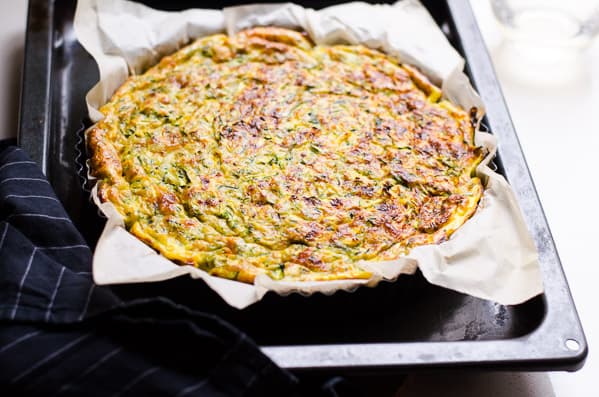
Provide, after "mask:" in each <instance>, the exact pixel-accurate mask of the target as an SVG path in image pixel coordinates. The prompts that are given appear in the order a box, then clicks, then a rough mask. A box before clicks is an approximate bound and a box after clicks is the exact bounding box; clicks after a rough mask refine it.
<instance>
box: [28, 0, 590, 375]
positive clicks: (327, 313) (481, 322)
mask: <svg viewBox="0 0 599 397" xmlns="http://www.w3.org/2000/svg"><path fill="white" fill-rule="evenodd" d="M146 3H147V4H149V5H151V6H154V7H157V8H163V9H181V8H186V7H188V6H189V5H193V3H194V2H182V1H170V2H159V1H146ZM207 3H208V2H203V3H198V2H195V5H196V6H199V5H201V6H203V7H213V8H221V7H223V6H225V5H229V3H230V2H210V3H209V4H207ZM235 3H240V2H239V1H237V2H235ZM303 4H304V5H308V6H312V7H316V8H319V7H322V6H324V5H328V4H331V2H329V3H326V4H325V2H303ZM425 5H426V6H427V7H428V8H429V10H430V11H431V13H432V14H433V16H434V17H435V19H436V20H437V22H438V23H439V25H440V26H441V27H442V28H443V31H444V32H445V33H446V34H447V36H448V37H449V38H450V40H451V41H452V43H453V44H454V46H455V47H456V48H457V49H458V50H459V51H461V53H462V54H463V55H464V57H465V58H466V60H467V72H468V73H469V75H470V77H471V79H472V81H473V83H474V85H475V86H476V88H477V90H478V92H479V93H480V95H481V97H482V99H483V102H484V103H485V104H486V107H487V116H486V120H485V123H486V124H487V125H488V126H489V127H490V130H491V131H492V132H493V133H494V134H495V135H496V136H497V137H498V139H499V142H500V145H499V149H498V157H497V159H496V160H495V163H496V164H497V166H498V171H499V172H500V173H502V174H503V175H504V176H505V177H506V178H507V179H508V180H509V182H510V183H511V185H512V187H513V189H514V191H515V193H516V196H517V198H518V200H519V203H520V206H521V208H522V210H523V213H524V216H525V219H526V222H527V225H528V227H529V230H530V231H531V233H532V235H533V237H534V239H535V241H536V244H537V247H538V249H539V254H540V262H541V269H542V272H543V277H544V283H545V293H544V294H543V295H541V296H538V297H536V298H534V299H531V300H530V301H528V302H526V303H523V304H520V305H515V306H504V305H500V304H497V303H493V302H490V301H486V300H482V299H477V298H474V297H471V296H466V295H463V294H460V293H457V292H454V291H450V290H447V289H444V288H440V287H436V286H432V285H430V284H428V283H426V281H424V279H423V277H422V276H421V275H420V274H416V275H415V276H406V277H403V276H402V277H401V278H400V279H399V280H398V281H397V282H395V283H382V284H380V285H379V286H378V287H376V288H361V289H358V290H357V291H355V292H353V293H347V292H338V293H336V294H334V295H332V296H323V295H320V294H318V295H313V296H311V297H304V296H301V295H297V294H294V295H290V296H287V297H281V296H278V295H275V294H272V293H270V294H267V296H266V297H265V299H264V300H262V301H261V302H259V303H257V304H255V305H253V306H251V307H249V308H248V309H245V310H242V311H239V310H235V309H232V308H230V307H229V306H227V305H226V304H224V303H223V302H222V301H221V300H220V299H219V298H218V297H217V296H216V295H215V294H214V293H213V292H212V291H211V290H210V289H208V288H207V287H206V286H205V285H204V284H203V283H202V282H201V281H197V280H191V279H189V278H179V279H175V280H170V281H166V282H160V283H154V284H138V285H128V286H115V287H112V288H113V289H114V290H115V291H116V292H117V293H118V294H120V295H121V296H123V297H124V298H133V297H142V296H152V295H163V296H167V297H169V298H170V299H173V300H175V301H177V302H180V303H184V304H186V305H188V306H190V307H193V308H197V309H201V310H206V311H212V312H215V313H217V314H219V315H220V316H222V317H223V318H225V319H227V320H229V321H230V322H231V323H233V324H234V325H236V326H238V327H239V328H241V329H242V330H244V331H245V332H247V333H248V334H249V335H250V336H251V337H252V338H254V340H256V341H257V343H258V344H259V345H260V346H261V347H262V349H263V351H264V352H265V353H266V354H267V355H269V356H270V357H272V358H273V359H274V360H275V361H276V362H277V363H278V364H280V365H281V366H283V367H285V368H289V369H293V370H296V371H299V372H301V371H302V370H310V372H318V370H321V371H338V372H348V371H361V372H362V373H363V372H364V371H366V372H372V371H375V372H377V373H380V372H384V371H385V370H388V371H393V372H406V371H410V370H415V369H431V368H441V367H451V368H456V367H461V368H464V367H470V368H487V369H489V368H493V369H521V370H576V369H578V368H580V367H581V366H582V364H583V362H584V359H585V357H586V355H587V345H586V340H585V337H584V334H583V331H582V328H581V325H580V321H579V319H578V316H577V313H576V309H575V307H574V303H573V301H572V298H571V296H570V292H569V289H568V284H567V282H566V279H565V277H564V273H563V271H562V267H561V264H560V260H559V257H558V255H557V252H556V249H555V245H554V243H553V240H552V237H551V233H550V231H549V228H548V226H547V222H546V220H545V216H544V214H543V210H542V208H541V205H540V203H539V199H538V197H537V194H536V191H535V188H534V184H533V181H532V179H531V176H530V174H529V172H528V169H527V166H526V162H525V160H524V157H523V155H522V150H521V148H520V145H519V142H518V138H517V136H516V133H515V131H514V128H513V126H512V123H511V120H510V117H509V114H508V111H507V109H506V106H505V103H504V100H503V97H502V94H501V91H500V88H499V85H498V82H497V80H496V77H495V74H494V71H493V67H492V64H491V62H490V60H489V57H488V54H487V51H486V48H485V46H484V43H483V41H482V39H481V36H480V33H479V30H478V27H477V25H476V22H475V19H474V16H473V14H472V11H471V9H470V5H469V2H468V0H447V3H445V2H440V1H428V2H425ZM74 9H75V1H74V0H55V1H48V0H30V2H29V18H28V23H27V40H26V50H25V53H26V56H25V64H24V79H23V90H22V99H21V113H20V114H21V117H20V128H19V135H18V140H19V144H20V145H21V146H22V147H23V148H25V149H26V150H27V151H28V152H29V154H30V155H31V156H32V158H33V159H34V160H35V161H37V162H38V163H39V165H40V166H41V167H42V169H43V170H44V172H45V173H46V175H47V176H48V178H49V180H50V182H51V183H52V185H53V186H54V188H55V189H56V192H57V194H58V197H59V198H60V200H61V201H62V202H63V204H64V205H65V207H66V209H67V211H68V212H69V214H70V215H71V217H72V218H73V220H74V222H75V223H76V225H77V226H78V228H79V229H80V230H81V231H82V232H83V233H84V235H85V237H86V239H87V240H88V242H89V243H90V244H91V245H92V246H93V245H94V244H95V241H96V239H97V237H98V234H99V231H100V230H101V227H102V225H103V220H102V219H101V218H100V217H99V216H98V215H97V211H96V209H95V208H94V206H93V205H91V204H90V202H89V195H88V193H87V192H85V191H84V190H83V189H82V187H81V179H80V177H79V176H78V169H77V167H78V165H77V164H78V163H79V162H78V161H77V159H76V158H77V148H78V147H80V144H78V139H80V134H78V133H77V131H79V130H80V129H81V126H82V120H84V119H85V117H86V108H85V100H84V95H85V93H86V92H87V91H88V90H89V89H90V88H91V87H92V85H93V84H95V82H96V81H97V80H98V71H97V67H96V65H95V63H94V61H93V59H92V58H91V57H90V56H89V55H88V54H87V53H86V52H85V50H83V48H82V47H81V46H80V45H79V44H78V42H77V40H76V37H75V34H74V31H73V26H72V21H73V15H74ZM568 340H574V341H576V342H578V345H579V349H577V350H570V349H568V347H567V346H566V341H568Z"/></svg>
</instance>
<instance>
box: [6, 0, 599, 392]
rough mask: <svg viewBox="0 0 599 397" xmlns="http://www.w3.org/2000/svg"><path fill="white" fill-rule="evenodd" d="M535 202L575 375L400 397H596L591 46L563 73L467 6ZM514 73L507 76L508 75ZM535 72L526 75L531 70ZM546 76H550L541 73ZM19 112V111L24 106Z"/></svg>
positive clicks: (14, 77) (596, 116)
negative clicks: (569, 311) (511, 49)
mask: <svg viewBox="0 0 599 397" xmlns="http://www.w3.org/2000/svg"><path fill="white" fill-rule="evenodd" d="M471 2H472V4H473V8H474V10H475V14H476V16H477V19H478V22H479V25H480V27H481V31H482V32H483V35H484V37H485V40H486V42H487V45H488V47H489V49H490V51H491V54H492V56H493V59H494V62H495V66H496V70H497V72H498V75H499V78H500V81H501V85H502V89H503V92H504V95H505V98H506V101H507V103H508V106H509V109H510V112H511V115H512V118H513V121H514V125H515V127H516V130H517V132H518V136H519V138H520V143H521V145H522V148H523V150H524V154H525V156H526V160H527V162H528V166H529V168H530V171H531V173H532V176H533V179H534V181H535V184H536V188H537V191H538V193H539V196H540V198H541V202H542V204H543V208H544V210H545V213H546V216H547V219H548V221H549V225H550V227H551V231H552V233H553V237H554V239H555V242H556V245H557V249H558V252H559V254H560V257H561V260H562V264H563V267H564V270H565V272H566V275H567V277H568V281H569V283H570V288H571V290H572V294H573V295H574V299H575V301H576V305H577V308H578V312H579V315H580V317H581V319H582V323H583V327H584V330H585V333H586V336H587V340H588V343H589V345H590V354H589V357H588V359H587V363H586V365H585V367H584V368H583V369H582V370H580V371H578V372H576V373H562V372H550V373H522V372H519V373H515V372H509V373H495V372H484V373H483V372H481V373H473V372H450V373H433V374H420V375H415V376H410V377H408V379H407V381H406V383H405V384H404V386H403V387H402V388H401V389H400V391H399V392H398V394H397V395H398V396H401V397H433V396H434V397H437V396H443V397H453V396H455V397H458V396H459V397H475V396H476V397H483V396H484V397H503V396H505V397H518V396H527V397H553V396H556V397H597V396H598V395H599V392H598V390H599V386H598V385H597V384H598V382H597V379H596V377H597V376H598V375H599V358H597V356H596V355H595V354H594V351H593V347H594V343H595V342H597V341H598V340H599V317H598V316H597V315H595V313H596V312H597V303H596V301H597V300H598V299H599V294H598V293H597V292H596V291H597V290H598V289H599V287H598V284H599V263H598V262H599V260H598V259H597V255H596V251H595V247H596V246H597V245H598V243H599V242H598V237H599V232H598V231H597V230H598V229H597V225H599V197H598V194H597V193H599V188H598V187H597V185H598V184H599V177H598V176H597V171H596V164H595V160H596V159H597V157H599V156H598V153H599V41H597V40H596V41H595V43H594V44H593V45H592V46H591V47H590V48H589V49H588V50H587V51H586V52H584V53H583V54H581V55H580V58H579V59H578V60H577V63H576V65H574V66H572V65H570V66H572V67H570V68H566V69H562V70H550V71H549V72H548V71H547V70H545V69H543V73H544V74H542V73H541V72H539V70H538V65H532V64H527V63H526V62H523V60H522V59H513V58H510V56H509V55H508V54H506V53H505V52H504V51H502V48H503V47H502V44H501V43H502V35H501V32H500V31H499V30H498V27H497V23H496V22H495V20H494V18H493V16H492V14H491V12H490V9H489V3H488V2H487V1H485V0H471ZM26 9H27V2H26V1H24V0H0V59H1V62H0V139H3V138H7V137H13V136H15V135H16V131H17V119H18V111H19V109H18V108H19V88H20V70H21V63H22V55H23V44H24V29H25V21H26ZM514 70H515V71H516V72H514ZM531 70H534V73H530V71H531ZM547 73H553V75H547ZM24 111H26V110H24Z"/></svg>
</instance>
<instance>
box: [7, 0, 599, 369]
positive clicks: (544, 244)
mask: <svg viewBox="0 0 599 397" xmlns="http://www.w3.org/2000/svg"><path fill="white" fill-rule="evenodd" d="M57 1H59V0H54V1H50V2H46V1H44V0H30V2H29V10H28V19H27V30H26V45H25V60H24V65H23V76H22V79H23V81H22V91H21V108H20V109H21V110H20V117H19V132H18V136H17V140H18V144H19V145H20V146H22V147H23V148H24V149H25V150H26V151H27V152H28V153H29V154H30V156H31V157H32V158H33V160H35V161H36V162H38V164H40V166H41V168H42V171H44V172H46V170H47V164H48V161H49V158H48V144H49V143H48V136H49V134H51V131H50V126H49V123H48V122H47V120H48V119H49V117H48V116H49V114H50V111H51V106H52V104H51V94H50V87H51V78H52V76H51V72H52V56H53V50H54V42H53V39H54V37H53V32H54V26H53V23H54V14H53V13H54V7H55V3H56V2H57ZM447 7H448V11H449V16H450V23H451V25H452V26H453V29H454V31H455V32H457V35H458V39H459V43H458V44H459V47H460V48H459V49H461V52H462V54H463V55H464V57H465V58H466V59H467V71H468V72H469V75H470V77H471V79H472V80H473V84H474V86H475V87H476V88H477V90H478V92H479V94H480V96H481V98H482V99H483V102H484V103H485V105H486V107H487V116H486V117H487V123H488V124H489V126H490V127H491V131H493V133H494V134H495V135H497V136H498V140H499V141H500V143H501V144H500V146H499V147H498V156H499V157H500V158H501V159H502V162H503V163H504V164H509V167H506V168H505V171H506V178H507V179H508V180H509V181H510V183H511V184H512V187H513V188H514V191H515V194H516V196H517V198H518V201H519V203H520V205H521V207H522V211H523V214H524V216H525V221H526V223H527V225H528V227H529V229H531V233H532V234H533V238H534V239H535V242H536V243H537V246H540V249H539V254H540V258H539V259H540V262H541V271H542V273H543V277H544V283H545V293H544V294H543V299H544V301H545V303H546V312H545V316H544V318H543V320H542V321H541V323H540V325H539V326H538V327H537V328H536V329H534V330H533V331H531V332H530V333H529V334H527V335H524V336H521V337H516V338H511V339H496V340H485V341H470V340H469V341H425V342H399V343H362V344H335V345H331V344H327V345H293V346H263V347H261V349H262V350H263V351H264V353H266V354H267V355H268V356H269V357H271V358H272V359H273V361H275V362H276V363H277V364H279V365H281V366H283V367H285V368H288V369H293V370H306V369H312V370H313V369H344V370H359V369H361V368H362V369H363V368H379V369H385V368H387V369H395V370H397V369H415V368H432V367H440V368H441V367H452V368H454V367H456V366H459V367H476V368H494V369H498V368H502V369H526V370H569V371H573V370H577V369H579V368H581V367H582V366H583V364H584V360H585V359H586V356H587V354H588V346H587V342H586V339H585V336H584V332H583V330H582V326H581V324H580V320H579V318H578V314H577V313H576V308H575V305H574V302H573V300H572V297H571V294H570V291H569V287H568V284H567V281H566V279H565V275H564V272H563V268H562V266H561V262H560V260H559V256H558V254H557V251H556V248H555V244H554V242H553V238H552V236H551V232H550V230H549V226H548V224H547V221H546V219H545V215H544V213H543V210H542V207H541V204H540V201H539V199H538V196H537V193H536V190H535V188H534V182H533V181H532V178H531V176H530V172H529V170H528V167H527V165H526V161H525V159H524V156H523V153H522V149H521V147H520V144H519V141H518V138H517V135H516V132H515V131H514V127H513V125H512V122H511V119H510V116H509V112H508V110H507V107H506V104H505V102H504V99H503V96H502V93H501V90H500V88H499V87H500V86H499V83H498V81H497V79H496V76H495V73H494V70H493V66H492V63H491V61H490V58H489V56H488V53H487V50H486V47H485V45H484V42H483V39H482V37H481V34H480V31H479V30H478V26H477V25H476V20H475V18H474V15H473V13H472V9H471V7H470V4H469V2H468V0H447ZM473 59H476V62H473V61H472V60H473ZM34 82H35V83H34ZM40 94H41V95H40ZM25 109H27V111H24V110H25ZM490 110H492V111H490ZM531 192H532V197H531V196H530V195H531ZM541 248H542V249H541ZM548 338H549V339H548ZM552 338H553V339H556V338H557V339H559V341H560V342H561V343H556V344H555V346H553V347H552V348H551V349H549V350H548V349H547V341H548V340H550V339H552ZM570 339H572V340H575V341H576V342H577V343H578V345H579V349H578V350H576V351H572V350H569V349H568V348H567V347H566V343H565V342H566V341H567V340H570ZM471 346H472V347H474V348H472V349H471V348H470V347H471ZM431 347H432V349H431ZM543 347H545V349H543ZM431 352H433V353H431Z"/></svg>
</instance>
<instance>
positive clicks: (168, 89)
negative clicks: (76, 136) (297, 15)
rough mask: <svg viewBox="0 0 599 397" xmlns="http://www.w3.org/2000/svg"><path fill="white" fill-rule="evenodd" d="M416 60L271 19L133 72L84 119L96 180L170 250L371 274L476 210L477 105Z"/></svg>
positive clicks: (250, 269) (134, 228)
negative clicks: (369, 266) (451, 94)
mask: <svg viewBox="0 0 599 397" xmlns="http://www.w3.org/2000/svg"><path fill="white" fill-rule="evenodd" d="M441 94H442V93H441V91H440V89H438V88H437V87H435V86H434V85H433V84H431V82H430V81H429V80H428V79H427V77H426V76H424V75H423V74H421V73H420V72H419V71H418V70H417V69H416V68H415V67H412V66H410V65H407V64H403V63H401V62H400V61H398V60H396V59H394V58H391V57H390V56H388V55H386V54H384V53H383V52H380V51H377V50H373V49H369V48H366V47H363V46H359V45H331V46H325V45H314V44H313V43H312V42H311V41H310V40H309V38H308V37H307V35H305V34H303V33H301V32H296V31H292V30H287V29H282V28H276V27H261V28H253V29H249V30H245V31H241V32H239V33H237V34H236V35H234V36H227V35H224V34H218V35H213V36H208V37H203V38H200V39H198V40H196V41H195V42H193V43H192V44H190V45H188V46H187V47H184V48H183V49H181V50H179V51H178V52H176V53H174V54H172V55H170V56H167V57H165V58H163V59H162V60H161V61H160V62H159V63H158V64H157V65H155V66H154V67H152V68H151V69H149V70H148V71H147V72H146V73H145V74H143V75H137V76H132V77H130V78H129V79H128V80H127V81H126V82H125V83H124V84H123V85H122V86H121V87H120V88H119V89H118V91H117V92H116V93H115V94H114V96H113V97H112V99H111V100H110V101H109V102H108V103H106V104H105V105H104V106H103V107H102V108H101V109H100V111H101V112H102V113H103V115H104V118H103V119H102V120H101V121H100V122H98V123H97V124H96V125H94V126H93V127H92V128H91V129H90V130H88V132H87V144H88V147H89V153H90V162H89V164H90V168H91V173H92V175H93V176H94V177H96V178H97V179H98V182H97V193H98V197H99V198H100V200H101V201H103V202H106V201H108V202H111V203H112V204H113V205H114V206H115V207H116V209H117V211H118V212H119V213H120V215H121V216H122V217H123V219H124V223H125V227H126V228H127V230H129V231H130V232H131V233H132V234H133V235H135V236H136V237H137V238H139V239H140V240H142V241H144V242H145V243H147V244H148V245H149V246H151V247H152V248H154V249H155V250H157V251H158V252H159V253H160V254H162V255H163V256H165V257H166V258H168V259H170V260H172V261H174V262H175V263H178V264H185V265H192V266H196V267H199V268H201V269H203V270H205V271H206V272H208V273H209V274H212V275H215V276H220V277H225V278H228V279H235V280H239V281H243V282H248V283H251V282H253V280H254V278H255V277H256V276H257V275H260V274H265V275H268V276H270V277H271V278H273V279H275V280H286V281H320V280H338V279H367V278H370V277H371V274H370V273H369V272H368V271H367V270H366V269H365V268H364V267H363V266H361V264H362V263H363V262H364V261H388V260H393V259H396V258H398V257H400V256H401V255H404V254H406V253H407V252H408V251H409V250H410V249H411V248H413V247H416V246H419V245H423V244H437V243H440V242H443V241H444V240H446V239H448V238H449V237H450V235H451V234H452V233H453V232H454V231H455V230H456V229H457V228H458V227H460V226H461V225H462V224H463V223H464V222H465V221H466V220H467V219H468V218H469V217H470V216H471V215H472V214H473V213H474V212H475V210H476V208H477V205H478V202H479V200H480V198H481V195H482V192H483V186H482V184H481V181H480V180H479V178H478V177H476V173H475V169H476V167H477V165H478V164H479V163H480V161H481V160H482V158H483V156H484V153H483V149H482V148H479V147H476V145H475V144H474V129H475V126H474V116H473V113H472V111H470V112H468V111H465V110H464V109H461V108H459V107H458V106H456V105H453V104H451V103H450V102H448V101H447V100H444V99H442V95H441Z"/></svg>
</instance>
